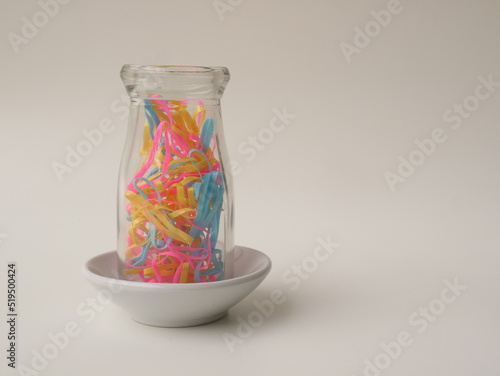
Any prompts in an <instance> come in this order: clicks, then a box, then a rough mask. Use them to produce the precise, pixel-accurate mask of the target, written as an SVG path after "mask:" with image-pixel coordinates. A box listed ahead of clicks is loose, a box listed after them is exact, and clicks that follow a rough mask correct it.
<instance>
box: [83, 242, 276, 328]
mask: <svg viewBox="0 0 500 376" xmlns="http://www.w3.org/2000/svg"><path fill="white" fill-rule="evenodd" d="M117 257H118V256H117V254H116V251H112V252H107V253H103V254H101V255H99V256H96V257H93V258H91V259H90V260H89V261H87V263H86V264H85V266H84V267H83V270H82V271H83V274H84V275H85V277H86V278H87V279H88V281H89V282H90V283H91V284H92V285H93V286H94V287H95V288H96V289H98V290H107V291H108V292H106V295H107V296H108V297H109V298H111V297H112V301H113V303H115V304H116V305H117V306H119V307H121V308H122V309H124V310H125V311H127V312H128V313H130V315H131V316H132V318H133V319H134V320H135V321H137V322H140V323H141V324H146V325H152V326H162V327H183V326H194V325H201V324H207V323H209V322H212V321H215V320H218V319H220V318H222V317H224V316H225V315H226V313H227V311H228V309H229V308H231V307H233V306H234V305H235V304H236V303H238V302H239V301H241V300H242V299H243V298H245V297H246V296H247V295H248V294H250V293H251V292H252V291H253V290H254V289H255V288H256V287H257V286H258V285H259V284H260V283H261V282H262V281H263V280H264V278H266V276H267V274H269V272H270V270H271V260H270V259H269V257H267V256H266V255H265V254H264V253H262V252H259V251H257V250H255V249H251V248H246V247H241V246H236V247H235V250H234V278H231V279H226V280H224V281H216V282H207V283H145V282H133V281H123V280H120V279H118V270H117V265H118V264H117ZM109 292H111V294H110V293H109ZM104 294H105V293H104V292H103V293H102V295H104Z"/></svg>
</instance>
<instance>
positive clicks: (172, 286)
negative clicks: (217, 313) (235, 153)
mask: <svg viewBox="0 0 500 376" xmlns="http://www.w3.org/2000/svg"><path fill="white" fill-rule="evenodd" d="M234 248H235V251H236V249H240V250H241V251H242V252H252V253H255V254H257V255H259V256H260V257H262V259H263V261H264V262H263V263H262V266H260V267H259V268H258V269H257V270H255V271H253V272H251V273H248V274H245V275H242V276H238V277H234V278H230V279H225V280H222V281H214V282H205V283H147V282H139V281H126V280H122V279H118V278H112V277H105V276H102V275H100V274H96V273H94V272H93V271H92V270H91V269H90V268H89V266H90V265H91V264H92V263H93V262H96V259H99V258H108V257H111V256H116V255H117V251H116V250H114V251H109V252H105V253H101V254H99V255H96V256H94V257H92V258H90V259H89V260H87V262H86V263H85V265H84V266H83V267H82V273H83V275H84V276H85V277H86V278H87V280H89V281H90V282H95V283H99V284H102V285H107V286H108V287H109V286H110V285H111V284H115V285H116V284H119V285H120V286H123V287H128V288H133V289H141V290H150V291H151V290H199V289H210V288H220V287H224V286H232V285H238V284H242V283H245V282H249V281H253V280H256V279H258V278H260V277H265V276H267V274H268V273H269V272H270V271H271V267H272V261H271V259H270V258H269V257H268V256H267V255H266V254H265V253H263V252H261V251H258V250H256V249H253V248H248V247H244V246H238V245H237V246H235V247H234ZM234 262H235V264H236V263H237V262H238V260H237V259H235V261H234Z"/></svg>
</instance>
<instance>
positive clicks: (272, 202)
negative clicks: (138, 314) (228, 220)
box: [0, 0, 500, 376]
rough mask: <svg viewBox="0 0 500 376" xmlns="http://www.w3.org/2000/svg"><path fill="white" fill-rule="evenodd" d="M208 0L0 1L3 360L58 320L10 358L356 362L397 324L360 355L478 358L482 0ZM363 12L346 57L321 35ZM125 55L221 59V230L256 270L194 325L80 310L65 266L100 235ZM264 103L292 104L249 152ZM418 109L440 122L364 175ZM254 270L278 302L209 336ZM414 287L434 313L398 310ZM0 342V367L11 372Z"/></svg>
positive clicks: (111, 226) (484, 49)
mask: <svg viewBox="0 0 500 376" xmlns="http://www.w3.org/2000/svg"><path fill="white" fill-rule="evenodd" d="M228 1H229V0H221V3H224V4H231V3H232V4H234V5H228V8H223V9H222V8H221V9H219V14H218V12H217V10H216V9H215V7H214V4H213V2H212V0H203V1H202V0H196V1H152V0H148V1H130V0H127V1H124V0H121V1H118V0H108V1H102V2H101V1H81V0H73V1H71V2H69V3H68V4H64V5H60V6H59V9H58V10H57V14H54V15H53V17H50V16H47V20H48V22H47V23H46V25H43V23H44V16H43V15H40V14H39V13H37V12H40V11H41V9H42V8H41V6H40V5H39V4H38V3H37V2H35V1H23V2H19V1H8V0H2V2H1V4H0V14H1V16H0V17H1V23H0V30H1V32H0V36H1V38H0V54H1V55H0V58H1V72H0V82H1V86H0V87H1V90H0V95H1V98H0V102H1V106H2V107H1V112H0V124H1V125H0V177H1V186H0V234H2V235H1V236H0V241H1V243H0V255H1V257H0V276H2V277H1V279H2V281H0V298H1V300H0V307H1V309H0V313H1V315H2V317H1V322H2V324H1V325H0V334H1V336H0V349H1V350H2V354H4V355H5V354H6V351H5V349H6V348H7V342H8V341H7V337H6V331H7V324H6V323H4V321H5V320H6V317H5V314H6V295H5V292H6V287H7V286H6V277H5V276H6V270H7V263H8V262H10V261H15V262H16V263H17V268H18V312H19V315H20V316H19V317H18V328H17V329H18V341H17V346H18V347H17V365H18V366H20V365H24V366H26V367H30V368H31V367H32V365H31V362H32V359H33V357H34V355H33V354H34V353H33V351H35V352H36V351H38V352H41V351H43V349H44V347H45V346H46V345H47V344H48V343H51V342H50V341H51V340H50V339H49V337H48V335H49V333H57V332H60V331H62V330H64V327H65V325H66V324H67V323H68V322H75V323H76V324H77V325H78V327H79V329H80V331H79V335H77V336H76V337H74V338H71V340H70V342H69V344H68V345H67V347H66V348H64V349H62V350H60V351H59V353H58V354H57V356H56V357H55V358H54V359H52V360H49V362H48V364H47V365H46V367H45V368H44V369H43V370H41V371H40V372H39V373H38V372H33V373H32V374H40V375H50V376H59V375H73V376H77V375H85V376H87V375H94V376H101V375H133V374H135V375H138V374H144V375H145V374H151V375H153V374H155V375H156V374H172V375H173V374H176V375H195V374H200V375H236V374H238V375H271V374H278V373H279V374H286V375H304V374H309V375H346V376H350V375H356V376H359V375H363V374H365V375H366V374H370V375H376V374H377V372H376V371H374V370H371V371H370V372H371V373H370V372H368V370H365V367H366V364H367V363H366V362H367V361H369V362H374V361H375V360H376V359H379V363H380V361H382V363H380V364H383V365H385V364H384V363H383V359H384V356H380V354H381V353H383V351H384V350H383V349H382V347H381V343H389V342H393V341H396V340H397V336H398V333H400V332H402V331H406V332H407V333H408V334H409V335H410V337H411V344H410V345H409V346H407V347H405V348H404V349H403V351H402V353H401V354H399V355H398V356H395V358H396V359H394V360H391V361H390V364H388V365H387V368H386V369H384V370H381V371H380V374H381V375H387V376H389V375H405V376H413V375H429V376H431V375H432V376H442V375H454V376H465V375H498V373H499V371H500V362H499V360H498V353H499V350H500V338H499V333H500V331H499V330H500V320H499V317H500V303H499V294H498V291H499V288H500V276H499V273H498V265H499V261H500V257H499V241H500V236H499V231H498V228H499V225H500V218H499V210H500V199H499V191H500V177H499V173H498V172H499V171H498V166H499V163H500V148H499V146H500V132H499V131H498V126H499V120H500V111H499V101H500V87H496V88H495V87H493V88H492V90H491V91H492V92H488V91H487V90H486V89H484V88H483V89H480V93H482V95H484V94H486V93H488V94H489V98H488V99H484V100H474V98H472V97H471V96H474V95H475V91H476V87H477V86H478V85H480V80H479V77H483V78H484V79H487V78H488V76H490V75H491V77H492V79H493V81H495V82H499V81H500V68H499V67H500V64H499V63H500V50H499V49H498V35H500V22H499V21H500V3H499V2H497V1H493V0H476V1H466V0H446V1H410V0H401V2H400V5H399V6H398V7H397V8H396V9H397V10H399V13H396V14H392V16H391V19H390V21H389V22H388V24H387V25H386V26H385V27H381V26H379V29H377V26H376V25H374V23H373V22H372V21H373V20H374V16H373V14H371V13H370V12H372V11H375V12H380V11H381V10H384V9H387V7H388V2H387V1H385V0H370V1H368V0H363V1H352V0H349V1H347V0H346V1H297V0H281V1H264V0H254V1H251V0H246V1H241V2H240V1H237V0H232V2H231V3H229V2H228ZM54 13H55V12H54ZM384 14H386V13H384ZM23 17H26V19H27V20H31V21H33V17H38V18H37V22H38V23H39V24H41V25H43V26H41V27H39V28H38V30H37V31H36V32H35V33H34V35H29V34H28V35H29V38H26V40H25V43H21V44H18V45H16V43H12V42H11V41H10V40H9V38H11V39H12V38H13V36H12V35H13V34H9V33H14V34H16V35H18V36H19V37H23V34H22V32H23V30H22V28H23V24H24V23H25V21H23ZM365 26H368V27H369V28H370V27H371V28H372V29H370V32H371V33H372V35H373V37H370V43H369V44H368V43H367V44H368V45H367V46H366V47H362V48H359V49H358V50H357V52H356V53H353V54H351V55H350V56H349V59H348V58H346V54H344V53H343V51H342V48H341V45H342V43H346V44H349V45H352V46H355V41H354V39H355V36H356V34H357V33H359V32H358V31H357V30H358V29H355V28H359V30H364V28H365ZM24 31H25V32H26V30H24ZM9 35H10V37H9ZM358 39H359V37H358ZM357 42H358V46H361V45H360V44H359V43H361V42H360V40H357ZM365 42H366V41H365ZM343 46H344V47H345V46H346V45H345V44H344V45H343ZM16 50H17V51H16ZM348 60H351V61H350V62H348ZM126 63H136V64H182V65H222V66H227V67H228V68H229V70H230V72H231V75H232V78H231V81H230V82H229V85H228V87H227V90H226V93H225V95H224V98H223V101H222V111H223V117H224V128H225V133H226V140H227V144H228V147H229V152H230V155H231V159H232V160H234V161H236V162H237V163H238V164H239V167H240V170H239V173H238V174H237V175H236V177H235V187H236V211H237V213H236V239H237V243H238V244H241V245H245V246H249V247H253V248H256V249H259V250H261V251H263V252H265V253H267V254H268V255H269V256H270V257H271V259H272V260H273V270H272V272H271V274H270V275H269V277H268V278H267V279H266V280H265V281H264V282H263V283H262V285H260V286H259V287H258V289H257V290H256V291H255V292H254V293H252V294H251V295H250V296H249V297H248V298H247V299H245V300H244V301H243V302H241V303H240V304H238V305H237V306H236V307H235V308H234V309H232V310H231V311H230V314H229V315H228V316H227V317H226V318H224V319H222V320H220V321H218V322H216V323H213V324H210V325H206V326H200V327H195V328H185V329H161V328H153V327H147V326H143V325H140V324H137V323H135V322H133V321H132V320H130V319H129V317H128V315H127V314H126V313H125V312H123V311H121V310H120V309H119V308H117V307H115V306H113V305H108V306H105V307H104V308H103V309H102V311H101V312H95V317H94V318H93V320H88V321H90V322H86V321H85V319H88V316H82V315H79V314H78V313H77V307H79V306H81V305H82V304H84V305H86V304H87V299H93V298H95V297H96V291H95V290H93V288H92V287H91V286H90V285H89V284H88V283H87V282H86V281H85V280H84V278H83V276H82V274H81V267H82V265H83V264H84V263H85V261H86V260H87V259H89V258H90V257H93V256H95V255H97V254H99V253H102V252H107V251H110V250H112V249H115V247H116V239H115V237H116V225H115V211H116V203H115V202H116V181H117V174H118V167H119V162H120V158H121V150H122V147H123V145H124V136H125V130H126V126H127V121H126V119H125V118H124V117H123V112H122V111H120V112H118V111H117V110H116V108H115V110H113V108H114V107H113V108H112V104H113V103H114V104H115V105H116V103H115V102H114V101H115V100H120V96H121V95H122V94H124V89H123V86H122V83H121V81H120V78H119V71H120V68H121V66H122V65H123V64H126ZM481 90H482V91H481ZM464 100H465V101H466V103H468V106H469V108H471V106H472V107H473V109H474V110H473V111H470V113H467V116H468V117H467V118H464V119H462V120H461V126H460V127H459V128H458V129H453V128H452V126H453V125H454V124H456V123H455V122H447V121H445V120H444V119H443V115H444V114H445V113H447V111H448V110H450V109H453V106H454V104H455V103H456V104H463V102H464ZM120 106H122V105H121V104H120ZM283 108H286V110H287V112H288V113H290V114H293V115H295V118H294V119H292V120H291V121H290V123H289V124H288V125H286V127H285V129H284V130H283V131H282V132H279V133H276V134H274V138H273V139H272V141H270V142H269V143H267V144H265V145H264V148H263V150H259V151H257V153H256V158H255V159H254V160H251V161H249V160H248V159H249V154H244V153H242V151H243V150H244V149H247V148H248V147H249V146H248V144H247V143H248V140H247V139H248V137H251V136H256V137H258V135H259V134H261V135H262V134H264V133H262V130H263V129H264V128H266V127H269V123H270V121H271V119H272V118H273V117H274V116H275V115H274V112H273V111H274V110H278V111H282V110H283ZM106 118H109V119H111V120H112V122H113V124H114V129H113V131H112V132H111V133H109V134H106V135H104V139H103V141H102V143H100V144H99V145H97V146H96V147H95V148H94V149H93V150H92V152H91V153H90V154H89V155H88V156H85V157H84V158H83V159H82V161H81V163H80V164H79V165H78V166H76V167H75V168H74V169H73V170H72V171H71V172H67V173H65V174H64V175H63V176H62V181H59V179H58V177H57V176H56V173H55V172H54V169H53V164H54V163H55V162H57V163H65V158H66V155H67V149H66V148H67V147H71V148H76V146H77V145H78V144H79V143H80V142H81V141H82V140H85V136H84V135H83V133H82V131H84V130H87V131H90V130H92V129H95V128H97V127H98V126H99V123H100V122H101V121H102V120H103V119H106ZM437 128H441V129H442V130H443V132H444V134H445V136H446V141H445V142H443V143H441V144H436V148H435V150H434V152H433V153H432V154H431V155H429V156H425V157H424V159H423V160H420V161H419V162H421V164H420V165H419V166H417V167H416V168H415V170H414V171H413V173H412V174H409V173H408V174H407V177H406V178H404V179H402V181H401V182H398V183H396V184H395V185H394V191H393V190H391V189H390V185H389V184H388V182H387V180H386V177H385V176H384V174H386V173H387V172H390V173H392V174H397V173H398V165H399V164H400V159H398V158H399V157H400V156H401V157H403V158H404V159H406V160H408V158H409V157H410V155H411V153H412V152H414V151H415V150H418V149H417V146H416V144H415V139H418V140H423V139H426V138H429V137H430V136H431V134H432V132H433V131H435V130H436V129H437ZM264 132H266V131H264ZM413 156H414V158H417V157H418V152H417V153H413ZM417 160H418V158H417ZM318 237H320V238H322V239H327V238H328V237H329V238H330V239H331V240H332V241H334V242H338V243H339V244H340V246H339V247H338V248H337V249H336V250H335V252H334V253H333V254H332V256H331V257H330V258H328V259H327V260H326V261H322V262H320V263H319V264H318V265H317V268H313V269H314V270H311V268H309V270H311V271H310V272H309V273H306V274H307V275H306V277H307V279H304V280H303V281H301V283H300V286H299V288H298V289H296V290H292V287H294V286H295V284H292V283H291V282H290V281H289V280H287V279H286V276H287V275H288V276H289V275H290V274H289V273H292V270H293V269H292V268H293V265H302V263H303V262H304V261H306V263H307V262H309V264H308V265H309V266H310V265H312V264H310V262H311V261H310V259H308V257H311V256H312V255H313V250H314V249H315V247H317V245H318V240H317V239H318ZM307 260H309V261H307ZM284 278H285V279H284ZM455 279H456V280H457V281H458V282H459V284H461V285H464V286H467V289H466V290H465V291H463V292H462V293H461V295H460V296H458V297H457V298H456V299H455V300H454V301H453V302H451V303H446V304H445V305H444V309H441V308H442V306H443V305H440V303H439V302H436V301H435V300H434V299H440V295H441V291H442V290H443V289H444V288H445V287H446V285H445V280H449V281H450V282H453V281H454V280H455ZM273 289H281V290H282V291H283V292H284V293H285V294H286V297H287V298H286V301H285V302H284V303H283V304H281V305H278V306H276V307H275V312H274V313H273V314H272V315H271V316H270V317H268V318H266V319H265V320H264V322H263V323H262V325H260V326H259V327H257V328H255V329H254V331H253V333H252V334H251V335H250V336H248V338H245V339H244V342H243V343H238V344H236V345H235V346H233V347H232V348H231V347H230V346H228V345H227V344H226V342H225V341H224V339H223V334H224V333H230V334H233V335H237V333H238V332H237V329H238V325H239V323H238V321H237V319H238V318H241V319H243V320H245V321H247V318H248V315H249V314H251V313H252V312H254V311H255V309H256V308H255V306H254V303H253V302H254V301H258V302H261V301H263V300H265V299H268V298H269V294H270V292H271V291H272V290H273ZM429 304H431V305H433V307H434V311H436V307H437V308H439V309H441V311H442V312H440V314H439V315H436V317H435V319H434V321H430V320H427V321H426V323H427V324H428V325H427V326H426V328H425V330H423V331H422V332H420V331H419V329H422V328H423V324H422V325H415V323H413V325H412V324H411V323H410V322H409V319H410V318H411V317H414V318H415V315H419V313H418V312H419V309H420V308H419V307H429ZM440 307H441V308H440ZM412 315H413V316H412ZM419 317H420V316H419ZM231 349H232V350H234V351H233V352H231V351H230V350H231ZM4 355H2V357H1V358H2V359H0V374H1V375H7V376H8V375H17V374H23V373H19V372H18V371H17V370H16V371H12V370H11V369H10V368H8V367H7V359H6V358H5V356H4ZM377 357H378V358H377ZM28 374H29V373H28Z"/></svg>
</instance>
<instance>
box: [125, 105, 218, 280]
mask: <svg viewBox="0 0 500 376" xmlns="http://www.w3.org/2000/svg"><path fill="white" fill-rule="evenodd" d="M153 98H155V96H152V97H151V99H147V100H145V101H144V103H145V104H144V110H145V115H146V122H145V125H144V134H143V145H142V149H141V156H142V160H144V163H143V164H142V166H140V168H139V169H138V171H137V173H136V175H135V176H134V178H133V179H132V180H131V181H130V183H129V184H128V186H127V189H126V193H125V197H126V198H127V203H126V211H127V216H128V217H127V220H128V221H129V227H128V234H127V250H126V256H125V270H124V273H125V275H126V276H127V278H128V279H133V280H139V281H143V282H153V283H165V282H170V283H189V282H210V281H217V280H221V279H224V260H223V254H222V251H221V250H220V249H217V248H216V245H217V238H218V236H219V223H220V216H221V211H222V205H223V199H224V179H223V175H222V172H221V165H220V162H219V161H218V159H217V158H218V156H217V139H216V137H215V129H214V127H215V124H214V119H212V118H205V108H204V105H203V102H201V101H199V102H197V104H196V106H195V109H194V110H192V113H190V112H189V111H188V103H187V102H185V101H165V100H161V99H153Z"/></svg>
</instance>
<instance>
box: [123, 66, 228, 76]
mask: <svg viewBox="0 0 500 376" xmlns="http://www.w3.org/2000/svg"><path fill="white" fill-rule="evenodd" d="M122 72H123V73H126V72H134V73H135V72H144V73H169V74H203V73H211V74H213V73H219V72H220V73H223V74H229V71H228V69H227V68H226V67H220V66H199V65H142V64H125V65H124V66H123V68H122Z"/></svg>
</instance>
